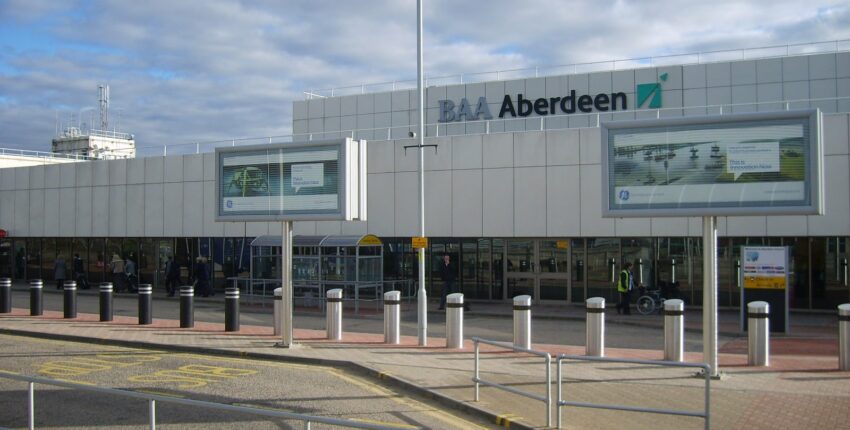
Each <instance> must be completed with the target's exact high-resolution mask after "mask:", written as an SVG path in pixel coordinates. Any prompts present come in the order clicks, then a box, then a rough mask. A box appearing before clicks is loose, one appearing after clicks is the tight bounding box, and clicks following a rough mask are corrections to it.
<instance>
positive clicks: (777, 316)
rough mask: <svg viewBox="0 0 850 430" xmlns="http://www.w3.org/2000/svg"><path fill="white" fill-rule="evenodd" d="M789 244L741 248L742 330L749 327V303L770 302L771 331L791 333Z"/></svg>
mask: <svg viewBox="0 0 850 430" xmlns="http://www.w3.org/2000/svg"><path fill="white" fill-rule="evenodd" d="M788 261H789V259H788V247H785V246H742V247H741V269H740V275H739V276H740V279H739V282H740V286H741V287H742V288H741V310H740V312H741V330H742V331H743V330H746V329H747V315H746V312H747V303H750V302H753V301H757V300H761V301H765V302H767V303H768V304H769V305H770V308H769V310H770V331H773V332H783V333H787V332H788V294H789V291H788V290H789V288H788V279H789V274H790V272H789V268H788Z"/></svg>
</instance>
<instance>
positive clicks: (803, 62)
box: [782, 57, 809, 82]
mask: <svg viewBox="0 0 850 430" xmlns="http://www.w3.org/2000/svg"><path fill="white" fill-rule="evenodd" d="M782 80H783V81H785V82H789V81H807V80H809V61H808V57H786V58H783V59H782Z"/></svg>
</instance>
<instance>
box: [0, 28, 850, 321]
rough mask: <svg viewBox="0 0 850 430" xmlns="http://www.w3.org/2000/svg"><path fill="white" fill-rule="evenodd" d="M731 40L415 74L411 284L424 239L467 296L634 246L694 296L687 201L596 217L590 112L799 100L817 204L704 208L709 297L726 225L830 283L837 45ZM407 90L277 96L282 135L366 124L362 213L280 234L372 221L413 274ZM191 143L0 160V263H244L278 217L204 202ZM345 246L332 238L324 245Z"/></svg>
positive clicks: (837, 288) (549, 298)
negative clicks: (421, 104)
mask: <svg viewBox="0 0 850 430" xmlns="http://www.w3.org/2000/svg"><path fill="white" fill-rule="evenodd" d="M748 52H749V54H742V55H741V56H739V58H741V57H743V58H745V59H738V60H722V61H721V60H718V61H712V60H711V58H712V57H711V56H703V57H696V56H695V57H693V58H692V57H689V56H683V57H682V58H677V59H676V60H677V61H678V62H679V63H681V64H670V65H664V66H650V65H649V63H641V62H635V63H634V64H631V67H633V68H630V69H625V68H623V67H622V66H621V65H618V64H617V63H614V62H612V63H611V64H610V65H600V64H596V65H592V67H591V66H586V67H583V66H581V65H579V66H569V67H564V68H558V69H555V70H553V71H552V73H547V76H539V77H534V76H533V75H532V77H522V78H515V77H511V79H504V76H500V75H498V74H493V75H492V76H486V79H488V80H486V81H481V82H471V83H470V82H466V83H463V82H460V81H457V82H453V83H451V84H445V83H444V82H437V84H436V85H435V83H434V82H433V80H432V81H429V82H428V84H427V88H426V104H425V106H426V109H427V111H426V139H425V143H426V145H435V146H429V147H428V148H426V150H425V193H426V195H425V202H426V203H425V205H426V208H425V213H426V235H427V236H428V237H429V239H430V241H429V248H428V259H427V263H426V264H428V265H429V266H430V267H429V268H427V269H428V273H429V274H430V275H429V276H428V281H427V282H428V286H427V288H428V289H429V292H430V294H432V295H436V294H439V293H440V291H441V289H442V282H441V280H440V277H439V271H438V270H437V266H436V264H435V263H436V262H437V261H439V260H440V259H441V256H442V255H444V254H449V255H451V256H452V258H453V259H454V261H456V262H457V263H458V264H457V265H458V271H459V273H458V283H459V284H460V286H461V288H462V291H463V293H464V294H465V295H466V298H467V299H468V300H473V301H475V300H487V301H507V300H510V299H511V298H512V297H513V296H515V295H518V294H530V295H531V296H532V297H533V298H534V300H535V301H536V302H539V303H546V304H569V303H583V302H584V300H585V299H586V298H588V297H593V296H602V297H605V298H607V299H611V300H613V299H614V298H615V297H616V287H615V285H614V283H613V282H612V271H614V272H616V271H618V270H619V268H620V266H621V264H622V263H624V262H626V261H639V262H640V264H641V266H642V267H641V268H642V270H641V271H642V277H643V283H644V284H647V285H663V284H670V283H672V282H675V283H676V284H677V285H678V287H679V289H680V290H681V292H682V294H683V296H684V298H685V299H686V301H687V302H688V303H689V304H692V305H697V306H698V305H700V304H701V301H702V255H701V252H702V245H701V240H702V239H701V236H702V219H701V218H700V217H656V218H606V217H603V216H602V206H603V201H602V197H601V196H602V191H603V190H602V167H601V166H602V160H601V154H602V145H603V142H602V137H601V132H600V127H599V125H600V124H602V123H606V122H611V121H621V120H639V119H652V118H668V117H682V116H685V117H687V116H694V117H696V116H705V115H721V114H722V115H735V114H738V113H745V112H774V111H783V110H795V109H809V108H817V109H820V111H821V112H822V113H823V117H822V124H821V126H820V127H821V135H822V142H823V171H824V177H825V183H824V214H823V215H784V216H724V217H719V218H718V225H719V231H718V233H719V241H718V242H719V243H718V250H719V255H718V270H719V297H718V304H719V305H720V306H738V305H739V288H738V281H737V276H736V274H737V267H738V266H737V265H738V264H739V254H740V247H741V246H743V245H769V246H786V247H788V248H789V250H790V273H791V281H790V291H789V294H790V306H791V308H792V309H834V307H835V306H836V305H837V304H840V303H845V302H847V301H848V299H850V288H848V286H847V240H848V237H850V137H848V123H850V45H847V46H844V47H843V49H842V45H841V44H839V43H836V44H835V46H834V48H833V49H829V50H826V51H824V50H822V49H821V50H819V52H816V53H804V52H801V53H794V52H785V53H781V54H779V55H773V54H776V53H775V52H774V51H771V50H765V51H764V52H761V51H748ZM750 54H752V55H758V54H764V55H763V57H764V58H759V57H756V58H749V57H750V56H751V55H750ZM666 63H675V61H667V62H666ZM599 68H606V70H603V71H595V70H596V69H599ZM482 76H485V75H478V76H477V79H478V80H482V79H483V78H482ZM467 80H468V79H467ZM417 106H418V100H417V92H416V90H415V89H410V88H405V89H395V90H393V89H392V88H388V90H387V91H378V92H369V91H365V88H364V90H358V91H357V94H349V95H339V93H338V92H335V93H334V94H322V95H320V96H319V95H312V96H311V97H309V99H308V100H303V101H296V102H294V103H293V118H292V127H293V134H294V136H293V139H294V140H296V141H301V140H321V139H331V138H339V137H347V136H350V137H354V138H357V139H366V140H367V141H368V205H367V206H368V220H367V221H351V222H340V221H315V222H296V223H295V225H294V231H295V234H296V235H303V236H315V235H365V234H373V235H376V236H378V237H380V239H381V241H382V242H383V249H384V257H383V271H384V278H385V279H387V280H413V279H415V278H416V273H417V267H416V258H415V252H414V250H413V249H412V248H411V244H410V242H411V237H412V236H418V235H419V231H418V230H419V227H418V226H419V218H418V217H419V207H418V201H419V198H418V190H419V187H418V178H419V174H418V166H419V164H418V154H419V151H418V149H416V148H407V147H408V146H409V145H415V144H416V140H414V139H411V138H409V137H408V136H409V132H412V131H416V130H417V129H418V127H417V126H416V123H417V118H418V115H417V111H416V109H417ZM206 149H207V150H208V151H209V150H210V149H211V148H206ZM199 152H201V153H197V154H180V155H168V156H148V157H140V158H134V159H127V160H97V161H85V162H78V163H65V164H58V165H45V166H31V167H15V168H0V229H4V230H6V231H7V237H4V238H0V276H5V275H11V276H13V277H15V278H20V279H26V278H37V277H41V278H44V279H47V280H49V279H52V277H53V273H52V268H53V261H54V259H55V258H56V256H57V255H63V256H64V257H65V258H66V259H70V256H71V255H73V254H74V253H79V254H81V256H82V258H83V259H84V260H85V261H86V264H87V268H88V271H89V278H90V279H91V280H93V281H100V280H102V279H108V278H109V273H108V271H109V268H108V262H109V258H110V257H111V256H112V255H113V254H115V253H119V254H121V255H131V254H132V255H134V256H137V260H138V266H139V270H140V278H141V280H142V281H143V282H151V283H158V284H161V283H162V275H161V272H159V270H161V267H162V264H163V262H164V259H165V258H166V257H167V255H170V254H174V255H177V256H178V259H179V260H183V261H191V260H193V259H194V258H195V257H196V256H200V255H203V256H208V257H209V258H210V259H211V260H212V261H214V262H215V270H214V274H213V276H214V277H215V285H216V286H217V287H219V288H221V287H222V286H223V285H224V283H225V282H226V281H225V280H226V278H228V277H233V276H240V275H241V274H244V272H245V271H246V270H247V268H248V267H249V264H248V263H247V262H246V259H250V253H249V252H247V251H246V249H248V248H250V246H249V244H250V242H251V241H252V240H253V239H254V238H256V237H260V236H265V235H280V232H281V226H280V223H275V222H250V223H245V222H216V221H215V213H216V207H217V204H218V202H217V197H216V196H217V194H216V188H215V177H216V168H217V167H216V162H215V156H214V153H213V152H211V151H210V152H204V151H203V148H202V150H201V151H199ZM686 156H687V155H684V156H683V155H681V154H680V155H678V157H680V159H681V158H682V157H686ZM706 156H708V155H707V154H706ZM696 159H697V155H696V154H694V160H696ZM651 161H655V160H651ZM693 162H694V163H702V161H699V160H697V161H693ZM664 163H665V164H666V163H667V161H664ZM694 165H695V166H697V168H702V167H703V166H702V165H701V164H694ZM706 168H707V167H706ZM347 252H350V250H348V249H346V248H344V247H340V248H338V249H336V250H334V251H333V254H336V255H341V254H345V253H347ZM325 257H326V256H324V255H323V256H322V258H325ZM327 258H334V255H327ZM278 273H279V272H278ZM158 288H161V287H158Z"/></svg>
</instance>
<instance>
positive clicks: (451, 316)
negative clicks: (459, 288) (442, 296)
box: [446, 293, 463, 349]
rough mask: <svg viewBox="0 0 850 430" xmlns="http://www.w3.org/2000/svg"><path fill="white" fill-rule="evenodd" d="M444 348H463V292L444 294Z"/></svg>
mask: <svg viewBox="0 0 850 430" xmlns="http://www.w3.org/2000/svg"><path fill="white" fill-rule="evenodd" d="M446 348H451V349H463V294H462V293H452V294H449V295H448V296H446Z"/></svg>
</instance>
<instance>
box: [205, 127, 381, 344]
mask: <svg viewBox="0 0 850 430" xmlns="http://www.w3.org/2000/svg"><path fill="white" fill-rule="evenodd" d="M215 152H216V163H217V167H218V168H217V173H216V189H217V191H218V203H217V210H216V221H243V222H250V221H280V222H281V230H282V232H281V246H282V249H281V290H282V296H281V318H280V325H281V327H280V328H281V330H280V331H281V342H280V344H279V346H282V347H286V348H289V347H291V346H293V344H294V342H293V324H292V306H293V305H292V302H293V291H292V222H293V221H321V220H341V221H351V220H360V221H365V220H366V177H367V176H366V141H365V140H359V141H358V140H353V139H351V138H345V139H333V140H325V141H310V142H292V143H282V144H269V145H254V146H242V147H228V148H216V151H215Z"/></svg>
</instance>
